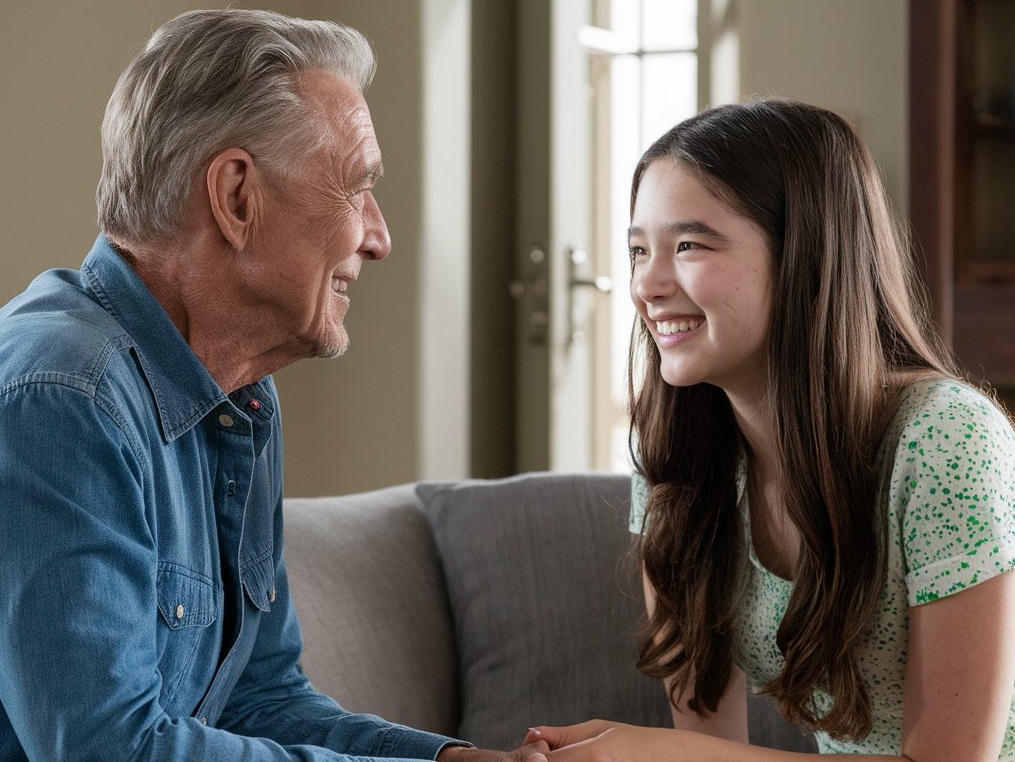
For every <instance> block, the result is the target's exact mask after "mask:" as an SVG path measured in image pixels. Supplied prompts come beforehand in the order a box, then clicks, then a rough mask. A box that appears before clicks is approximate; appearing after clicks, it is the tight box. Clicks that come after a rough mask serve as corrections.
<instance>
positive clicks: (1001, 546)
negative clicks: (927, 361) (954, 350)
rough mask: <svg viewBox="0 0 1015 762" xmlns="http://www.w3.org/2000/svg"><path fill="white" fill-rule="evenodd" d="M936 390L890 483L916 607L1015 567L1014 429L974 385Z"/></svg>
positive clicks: (904, 444) (918, 415)
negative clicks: (972, 386)
mask: <svg viewBox="0 0 1015 762" xmlns="http://www.w3.org/2000/svg"><path fill="white" fill-rule="evenodd" d="M935 388H936V389H937V391H935V392H933V393H931V394H930V395H929V396H928V398H927V400H926V402H925V404H923V405H922V406H920V407H919V408H918V409H917V411H916V412H915V413H914V414H913V415H912V416H911V418H910V420H909V421H907V422H906V424H905V426H904V428H903V430H902V435H901V437H900V440H899V444H898V449H897V452H896V460H895V469H894V472H893V475H892V480H891V485H890V500H891V504H892V505H893V506H895V507H896V515H897V517H898V518H899V521H900V522H901V541H902V545H903V553H904V556H905V563H906V575H907V576H906V583H907V588H908V599H909V605H911V606H916V605H920V604H922V603H928V602H930V601H934V600H937V599H939V598H943V597H945V596H948V595H952V594H954V593H957V592H959V591H961V590H963V589H965V588H968V587H970V586H972V585H975V584H977V583H978V582H982V581H984V580H987V579H990V578H991V577H994V576H996V575H998V574H1002V573H1004V572H1007V571H1010V570H1012V569H1013V568H1015V436H1013V433H1012V427H1011V425H1010V423H1009V422H1008V420H1007V418H1006V417H1005V416H1004V414H1003V413H1002V412H1001V411H1000V410H998V409H997V408H996V407H995V406H994V405H993V404H992V403H991V402H990V401H989V400H987V399H986V398H985V397H983V396H982V395H981V394H980V393H979V392H977V391H976V390H974V389H972V388H971V387H967V386H965V385H964V384H947V385H938V386H937V387H935Z"/></svg>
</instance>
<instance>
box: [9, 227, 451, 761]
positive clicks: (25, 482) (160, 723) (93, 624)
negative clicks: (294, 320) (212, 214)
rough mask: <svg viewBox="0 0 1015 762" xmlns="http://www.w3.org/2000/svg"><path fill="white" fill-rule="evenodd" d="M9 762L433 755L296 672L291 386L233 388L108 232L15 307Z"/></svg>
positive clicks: (437, 744)
mask: <svg viewBox="0 0 1015 762" xmlns="http://www.w3.org/2000/svg"><path fill="white" fill-rule="evenodd" d="M0 580H2V590H0V762H10V761H13V760H26V759H32V760H53V761H55V760H61V762H70V761H71V760H102V761H103V762H115V761H116V760H127V759H130V760H181V761H182V760H187V761H188V762H193V761H195V760H229V762H236V760H240V759H242V760H248V761H251V762H253V761H254V760H295V759H299V760H345V759H348V758H349V757H348V756H345V755H355V756H358V757H384V758H405V759H408V758H412V759H431V760H432V759H434V757H435V756H436V755H437V753H438V752H439V751H440V749H441V748H442V747H443V746H444V745H445V744H446V743H447V742H448V739H446V738H443V737H440V736H435V735H432V734H429V733H424V732H420V731H416V730H411V729H409V728H405V727H402V726H399V725H393V724H390V723H387V722H385V721H383V720H380V719H379V718H376V717H372V716H369V715H357V714H351V713H348V712H346V711H344V710H343V709H342V708H341V707H339V706H338V704H336V703H335V702H334V701H332V700H331V699H330V698H327V697H325V696H323V695H321V694H319V693H317V692H315V691H314V690H313V688H312V687H311V685H310V684H309V682H308V681H307V679H306V678H305V677H304V676H303V675H302V674H301V673H300V671H299V669H298V667H297V659H298V657H299V655H300V652H301V648H302V642H301V637H300V632H299V626H298V624H297V621H296V615H295V613H294V610H293V605H292V601H291V600H290V598H289V590H288V586H287V583H286V569H285V563H284V562H283V560H282V442H281V435H280V425H279V418H278V397H277V395H276V392H275V388H274V385H273V383H272V381H271V379H270V378H265V379H263V380H262V381H260V382H258V383H256V384H252V385H250V386H247V387H245V388H242V389H239V390H238V391H236V392H234V393H232V394H230V395H228V396H227V395H226V394H224V393H223V391H222V390H221V389H220V388H219V387H218V385H217V384H216V383H215V382H214V381H213V380H212V378H211V376H210V375H209V374H208V372H207V370H206V369H205V368H204V366H203V365H202V364H201V363H200V362H199V361H198V359H197V357H196V356H195V355H194V354H193V352H192V351H191V350H190V348H189V346H188V345H187V344H186V342H185V341H184V340H183V338H182V336H181V335H180V334H179V332H178V331H177V330H176V328H175V327H174V325H173V323H172V322H171V321H170V320H169V317H168V316H167V315H166V313H165V312H164V311H163V309H162V308H161V306H160V305H159V304H158V302H157V301H156V300H155V299H154V297H153V296H152V295H151V293H150V292H149V291H148V290H147V289H146V288H145V286H144V285H143V283H142V282H141V281H140V279H139V278H138V277H137V276H136V275H135V273H134V272H133V270H132V269H131V268H130V267H129V266H128V265H127V264H126V263H125V262H124V260H123V259H122V258H121V257H120V256H119V255H118V254H117V253H116V252H115V251H113V249H112V248H111V247H110V246H109V244H108V243H107V242H106V240H105V239H104V238H103V237H101V236H100V238H99V240H98V241H97V242H96V244H95V246H94V248H93V249H92V251H91V253H90V254H89V255H88V257H87V258H86V259H85V262H84V264H83V265H82V267H81V270H80V271H75V270H53V271H50V272H47V273H44V274H43V275H41V276H39V278H37V279H36V280H35V282H34V283H32V285H31V286H30V287H29V288H28V290H27V291H26V292H25V293H24V294H22V295H21V296H19V297H17V298H16V299H14V300H13V301H12V302H11V303H10V304H8V305H7V306H6V307H4V308H3V310H2V311H0Z"/></svg>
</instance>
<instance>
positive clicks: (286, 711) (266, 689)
mask: <svg viewBox="0 0 1015 762" xmlns="http://www.w3.org/2000/svg"><path fill="white" fill-rule="evenodd" d="M276 409H277V404H276ZM280 429H281V427H279V428H278V429H277V431H279V430H280ZM281 453H282V446H281V441H280V438H278V439H276V440H275V441H274V442H273V443H272V445H271V446H270V447H269V448H267V449H266V453H265V457H266V458H268V459H269V460H270V461H272V462H271V464H270V468H271V469H272V470H273V471H274V477H275V478H274V479H273V480H272V481H273V483H274V484H275V485H276V493H275V494H274V495H273V497H272V499H273V501H274V505H275V509H274V514H275V515H274V528H275V537H274V540H273V547H274V549H275V550H274V553H275V558H274V560H275V581H274V589H275V603H274V604H273V605H272V607H271V612H270V614H268V615H266V616H263V617H262V618H261V620H260V623H261V624H260V627H259V629H258V633H257V640H256V642H255V644H254V650H253V652H252V653H251V656H250V660H249V662H248V663H247V667H246V669H245V670H244V671H243V674H242V675H241V676H240V679H239V681H238V682H237V684H236V686H235V688H234V689H233V691H232V694H231V696H230V700H229V702H228V704H227V705H226V707H225V711H224V712H223V715H222V717H221V721H220V725H221V727H223V728H225V729H228V730H230V731H232V732H236V733H239V734H241V735H244V736H253V737H264V738H271V739H272V740H274V741H276V742H277V743H279V744H281V745H283V746H287V747H288V746H300V745H307V744H309V745H312V746H319V747H321V748H322V749H331V750H333V751H337V752H341V753H343V754H349V755H355V756H358V757H360V756H361V757H382V758H385V759H387V758H390V757H394V758H412V759H430V760H432V759H434V758H435V757H436V756H437V754H438V753H439V752H440V750H441V749H442V748H444V747H445V746H447V745H449V744H453V745H467V744H464V743H462V742H459V741H454V740H452V739H450V738H446V737H444V736H440V735H436V734H434V733H428V732H424V731H420V730H416V729H413V728H409V727H405V726H403V725H399V724H396V723H391V722H388V721H386V720H383V719H381V718H379V717H375V716H373V715H368V714H355V713H351V712H347V711H346V710H345V709H343V708H342V707H341V706H339V705H338V704H337V703H336V702H335V701H334V700H333V699H331V698H330V697H328V696H325V695H323V694H321V693H318V692H317V691H316V690H315V689H314V688H313V686H312V685H311V684H310V681H309V680H308V679H307V678H306V676H305V675H304V674H303V672H302V671H301V670H300V668H299V663H298V662H299V658H300V655H301V654H302V651H303V639H302V635H301V633H300V628H299V624H298V621H297V617H296V610H295V607H294V605H293V602H292V597H291V596H290V594H289V580H288V573H287V571H286V565H285V561H284V559H283V553H282V548H283V544H282V543H283V537H282V528H283V515H282V489H281V485H282V457H281Z"/></svg>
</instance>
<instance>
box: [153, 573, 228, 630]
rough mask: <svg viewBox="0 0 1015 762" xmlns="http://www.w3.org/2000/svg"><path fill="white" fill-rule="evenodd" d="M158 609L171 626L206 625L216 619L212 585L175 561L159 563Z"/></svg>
mask: <svg viewBox="0 0 1015 762" xmlns="http://www.w3.org/2000/svg"><path fill="white" fill-rule="evenodd" d="M155 586H156V588H157V591H158V601H159V612H160V613H161V614H162V618H163V619H165V621H166V624H167V625H169V627H170V629H173V630H180V629H183V628H184V627H207V626H208V625H209V624H211V623H212V622H214V621H215V615H216V611H217V606H216V604H215V584H214V583H213V582H212V581H211V580H210V579H209V578H208V577H206V576H204V575H202V574H199V573H198V572H195V571H192V570H190V569H186V568H184V567H181V566H179V565H176V564H159V572H158V577H157V578H156V581H155Z"/></svg>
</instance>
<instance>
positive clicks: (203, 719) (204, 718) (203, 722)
mask: <svg viewBox="0 0 1015 762" xmlns="http://www.w3.org/2000/svg"><path fill="white" fill-rule="evenodd" d="M201 724H202V725H207V724H208V718H207V717H202V718H201Z"/></svg>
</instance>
